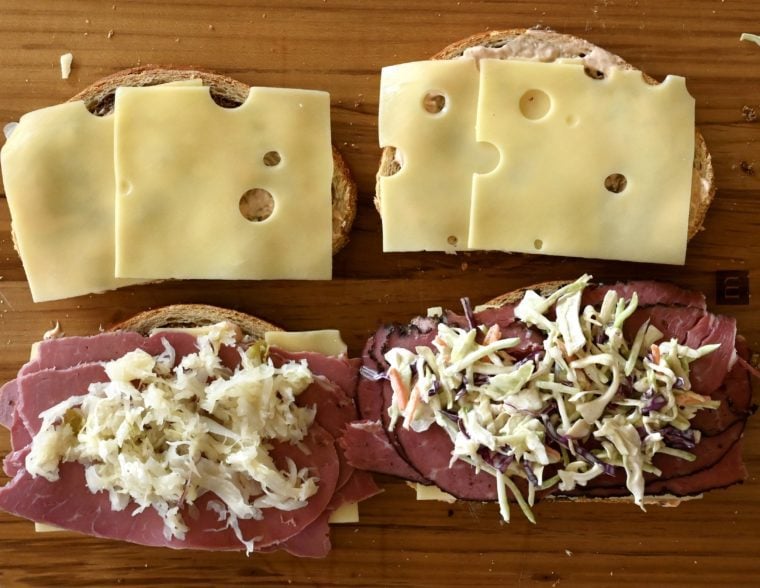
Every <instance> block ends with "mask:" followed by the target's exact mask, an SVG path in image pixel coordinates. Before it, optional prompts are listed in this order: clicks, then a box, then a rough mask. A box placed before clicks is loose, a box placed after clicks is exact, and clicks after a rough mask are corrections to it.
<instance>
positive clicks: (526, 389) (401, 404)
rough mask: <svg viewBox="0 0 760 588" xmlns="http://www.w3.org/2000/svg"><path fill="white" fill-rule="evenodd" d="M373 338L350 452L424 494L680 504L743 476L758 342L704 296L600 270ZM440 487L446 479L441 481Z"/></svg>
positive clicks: (526, 501)
mask: <svg viewBox="0 0 760 588" xmlns="http://www.w3.org/2000/svg"><path fill="white" fill-rule="evenodd" d="M463 305H464V312H463V313H462V314H458V313H456V312H453V311H448V310H443V309H441V308H437V309H431V310H430V311H429V312H428V315H427V316H420V317H417V318H415V319H413V320H412V321H410V323H409V324H407V325H388V326H386V327H383V328H381V329H380V330H378V331H377V333H376V334H375V335H374V336H373V337H371V338H370V339H369V341H368V342H367V345H366V347H365V350H364V365H363V366H362V369H361V374H362V376H361V380H360V383H359V389H358V394H357V397H358V403H359V411H360V413H361V415H362V419H361V420H359V421H357V422H355V423H352V425H351V426H350V427H349V429H348V432H347V433H346V435H345V436H344V437H343V439H342V443H343V444H344V447H345V449H346V452H347V457H348V461H349V463H351V464H352V465H354V466H355V467H357V468H363V469H367V470H371V471H375V472H381V473H385V474H391V475H395V476H398V477H401V478H404V479H406V480H409V481H410V482H412V483H416V484H418V486H417V487H418V492H419V493H420V496H422V497H431V496H432V497H437V498H444V499H451V500H453V499H454V498H458V499H463V500H473V501H498V502H499V505H500V508H501V514H502V516H503V517H504V519H507V520H508V519H509V503H510V501H516V502H517V503H518V504H519V505H520V507H521V508H522V510H523V512H524V513H525V514H526V516H527V517H528V518H530V519H531V520H533V518H534V515H533V512H532V508H533V505H534V504H535V503H536V502H537V501H538V500H540V499H545V498H563V499H564V498H568V499H602V498H603V499H626V500H632V501H633V502H635V503H636V504H637V505H639V506H641V507H642V508H644V505H645V504H648V503H657V504H667V505H673V504H677V503H678V502H679V501H681V500H685V499H689V498H693V497H697V496H700V495H701V494H702V493H703V492H706V491H707V490H711V489H714V488H724V487H727V486H730V485H732V484H736V483H739V482H741V481H742V480H743V479H744V478H745V476H746V472H745V469H744V466H743V464H742V456H741V446H742V434H743V431H744V427H745V424H746V421H747V418H748V417H749V415H750V414H751V413H752V411H753V406H752V392H751V388H750V381H749V372H750V371H752V368H751V366H750V365H749V364H748V361H747V360H748V348H747V344H746V342H745V341H744V339H743V338H742V337H741V336H739V335H738V334H737V331H736V321H735V320H734V319H732V318H729V317H726V316H721V315H714V314H712V313H710V312H709V311H708V310H707V308H706V305H705V299H704V296H702V295H701V294H698V293H695V292H689V291H686V290H682V289H680V288H678V287H675V286H673V285H670V284H664V283H658V282H645V281H643V282H642V281H640V282H629V283H624V284H623V283H621V284H615V285H611V286H602V285H598V284H594V283H592V282H591V280H590V276H583V277H581V278H580V279H578V280H576V281H575V282H571V283H549V284H543V285H539V286H534V287H533V288H531V289H526V290H520V291H517V292H512V293H509V294H506V295H504V296H500V297H499V298H497V299H495V300H492V301H491V302H489V303H486V304H485V305H483V306H481V307H479V308H476V309H475V311H473V310H472V309H471V307H470V305H469V302H468V301H467V300H464V301H463ZM441 491H442V492H441Z"/></svg>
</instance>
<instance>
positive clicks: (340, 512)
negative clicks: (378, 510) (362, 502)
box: [327, 502, 359, 525]
mask: <svg viewBox="0 0 760 588" xmlns="http://www.w3.org/2000/svg"><path fill="white" fill-rule="evenodd" d="M327 522H329V523H330V524H331V525H339V524H346V523H358V522H359V504H358V503H356V502H351V503H349V504H343V505H341V506H339V507H338V508H336V509H335V510H334V511H333V512H332V513H330V518H329V519H328V521H327Z"/></svg>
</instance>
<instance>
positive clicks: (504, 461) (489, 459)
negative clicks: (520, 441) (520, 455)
mask: <svg viewBox="0 0 760 588" xmlns="http://www.w3.org/2000/svg"><path fill="white" fill-rule="evenodd" d="M478 455H479V456H480V457H482V458H483V461H484V462H486V463H487V464H488V465H490V466H491V467H494V468H496V469H497V470H499V471H500V472H501V473H502V474H503V473H504V472H505V471H507V468H508V467H509V464H511V463H512V462H513V461H514V460H515V456H514V455H507V454H506V453H505V452H504V451H502V450H499V451H491V450H490V449H488V447H486V446H485V445H481V446H480V447H478Z"/></svg>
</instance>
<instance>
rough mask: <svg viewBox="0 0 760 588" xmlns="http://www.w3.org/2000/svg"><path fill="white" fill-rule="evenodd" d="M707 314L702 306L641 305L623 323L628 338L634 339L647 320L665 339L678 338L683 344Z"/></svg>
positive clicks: (624, 332)
mask: <svg viewBox="0 0 760 588" xmlns="http://www.w3.org/2000/svg"><path fill="white" fill-rule="evenodd" d="M706 314H707V311H706V310H704V309H702V308H696V307H693V306H664V305H661V304H658V305H655V306H647V307H639V308H637V309H636V310H635V311H634V312H633V314H632V315H631V316H630V317H628V319H627V320H626V321H625V324H624V325H623V334H624V335H625V338H626V340H628V341H633V340H634V338H635V337H636V333H637V332H638V330H639V327H641V325H642V324H644V323H645V322H646V321H647V320H649V323H650V324H651V325H652V326H653V327H655V328H656V329H657V330H658V331H660V332H661V333H662V334H663V335H662V339H663V340H670V339H676V340H678V342H679V343H680V344H681V345H683V344H684V343H685V342H686V337H687V336H688V334H689V331H690V330H691V329H693V328H694V325H696V324H697V322H698V321H699V320H700V319H702V318H703V317H704V316H705V315H706Z"/></svg>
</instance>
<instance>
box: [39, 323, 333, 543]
mask: <svg viewBox="0 0 760 588" xmlns="http://www.w3.org/2000/svg"><path fill="white" fill-rule="evenodd" d="M236 335H237V330H236V328H235V327H234V325H231V324H230V323H219V324H217V325H214V326H212V327H210V328H209V330H208V333H207V334H205V335H202V336H200V337H198V339H197V342H198V349H199V350H198V352H197V353H193V354H190V355H186V356H185V357H183V358H182V359H181V361H180V362H179V364H178V365H177V366H176V367H175V366H174V364H175V362H176V358H175V351H174V349H173V348H172V347H171V346H170V345H169V343H168V342H167V341H166V339H164V340H163V344H164V348H165V350H164V352H163V353H162V354H161V355H159V356H156V357H153V356H151V355H149V354H148V353H146V352H145V351H142V350H140V349H138V350H135V351H131V352H129V353H127V354H126V355H125V356H123V357H121V358H119V359H116V360H113V361H110V362H107V363H106V364H105V366H104V367H105V371H106V374H107V375H108V378H109V381H108V382H103V383H93V384H90V386H89V388H88V392H87V394H85V395H81V396H74V397H71V398H69V399H68V400H66V401H64V402H62V403H60V404H58V405H56V406H54V407H52V408H50V409H48V410H46V411H45V412H43V413H42V414H41V415H40V417H41V418H42V421H43V422H42V427H41V430H40V432H39V433H38V434H37V435H36V436H35V437H34V439H33V441H32V447H31V451H30V453H29V454H28V456H27V458H26V469H27V471H28V472H29V473H30V474H31V475H32V476H43V477H45V478H46V479H48V480H50V481H55V480H57V479H58V477H59V464H60V463H61V462H71V461H76V462H79V463H81V464H83V465H84V467H85V476H86V482H87V487H88V489H89V490H90V492H93V493H96V492H100V491H106V492H108V494H109V498H110V502H111V508H113V509H114V510H117V511H120V510H123V509H125V508H127V506H128V505H129V504H130V502H131V501H133V502H134V503H135V504H136V505H137V507H136V508H135V510H134V511H133V514H138V513H140V512H142V511H144V510H145V509H147V508H152V509H154V510H155V511H156V512H157V513H158V514H159V515H160V516H161V518H162V519H163V521H164V536H165V537H166V538H167V539H170V538H171V537H177V538H178V539H180V540H182V539H184V538H185V534H186V532H187V531H188V527H187V524H186V522H185V521H184V519H183V516H182V509H183V506H184V505H192V504H193V503H194V502H195V501H196V500H197V499H198V498H199V497H200V496H202V495H203V494H205V493H206V492H213V493H214V494H215V495H216V497H217V498H218V500H213V501H211V502H209V508H210V509H212V510H214V511H216V512H217V513H218V514H219V516H220V520H226V523H227V526H228V527H230V528H232V529H233V530H234V532H235V534H236V536H237V538H238V539H239V540H240V541H241V542H242V543H243V544H244V545H245V546H246V549H247V551H248V552H250V551H251V550H252V549H253V542H254V541H255V538H249V539H246V538H244V537H243V536H242V533H241V531H240V528H239V524H238V520H239V519H261V518H262V516H263V513H262V510H263V509H265V508H277V509H281V510H295V509H298V508H301V507H303V506H305V505H306V501H307V500H308V498H309V497H310V496H312V495H314V494H315V493H316V492H317V483H318V479H317V478H316V477H314V476H310V474H309V471H308V469H307V468H302V469H300V470H299V469H298V468H297V466H296V464H295V463H294V462H293V461H292V460H290V459H288V460H287V469H286V470H285V471H282V470H280V469H278V467H277V466H276V464H275V463H274V462H273V460H272V457H271V456H270V454H269V451H270V450H271V448H272V443H274V442H290V443H298V442H300V441H301V440H303V439H304V437H305V436H306V435H307V434H308V429H309V426H310V425H311V424H312V422H313V421H314V416H315V412H316V409H315V408H307V407H298V406H296V405H295V403H294V401H295V398H296V397H297V396H298V395H299V394H300V393H301V392H302V391H303V390H305V389H306V388H307V386H308V385H309V384H310V383H311V382H312V381H313V376H312V373H311V372H310V371H309V369H308V367H307V366H306V362H300V363H297V362H291V363H286V364H284V365H283V366H282V367H280V368H275V367H273V365H272V363H271V361H265V360H264V350H263V348H262V347H260V346H256V345H254V346H252V347H249V348H248V350H247V351H243V349H242V348H240V349H239V351H240V359H241V361H240V365H239V366H238V367H237V368H236V369H235V370H234V371H233V370H230V369H228V368H226V367H225V366H224V365H223V364H222V361H221V359H220V357H219V351H220V349H221V347H222V345H236Z"/></svg>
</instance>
